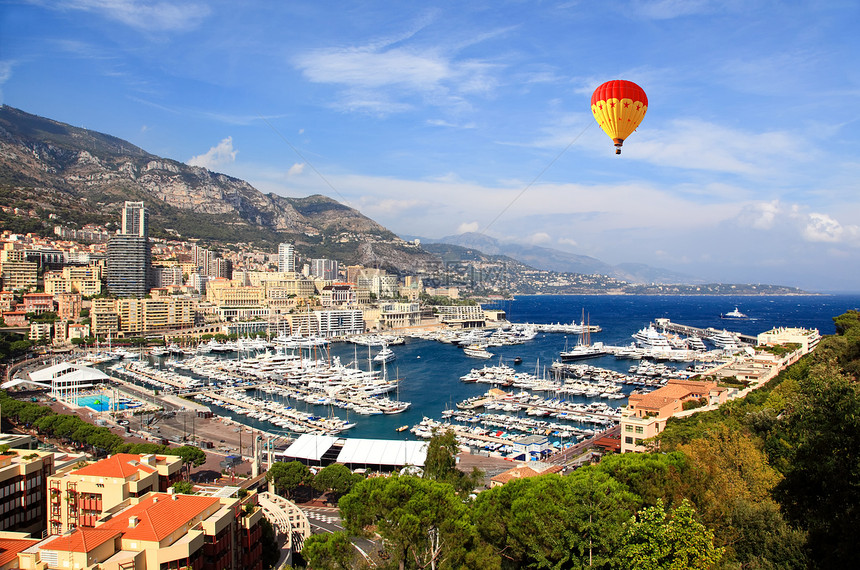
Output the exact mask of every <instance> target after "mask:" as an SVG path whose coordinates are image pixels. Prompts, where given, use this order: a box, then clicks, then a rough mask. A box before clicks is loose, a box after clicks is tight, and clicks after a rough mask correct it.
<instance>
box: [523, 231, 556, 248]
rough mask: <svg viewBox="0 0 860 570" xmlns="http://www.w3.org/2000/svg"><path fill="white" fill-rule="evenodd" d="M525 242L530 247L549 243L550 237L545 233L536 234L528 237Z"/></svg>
mask: <svg viewBox="0 0 860 570" xmlns="http://www.w3.org/2000/svg"><path fill="white" fill-rule="evenodd" d="M526 241H527V242H528V243H530V244H531V245H540V244H542V243H551V242H552V237H550V235H549V234H548V233H546V232H536V233H533V234H532V235H530V236H529V237H528V238H527V239H526Z"/></svg>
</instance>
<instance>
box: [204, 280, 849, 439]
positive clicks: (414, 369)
mask: <svg viewBox="0 0 860 570" xmlns="http://www.w3.org/2000/svg"><path fill="white" fill-rule="evenodd" d="M484 306H485V308H498V309H503V310H505V311H506V313H507V315H508V320H509V321H511V322H514V323H525V322H529V323H556V322H561V323H570V322H573V321H576V322H579V321H580V319H581V315H582V311H583V309H584V310H585V313H586V315H587V318H588V319H589V320H590V323H591V324H592V325H599V326H600V327H601V328H602V329H603V330H602V332H600V333H596V334H594V335H592V339H591V340H592V342H594V341H602V342H604V343H605V344H612V345H627V344H630V343H631V342H632V340H633V339H632V338H631V335H632V334H633V333H635V332H636V331H638V330H639V329H641V328H643V327H645V326H647V325H648V323H650V322H652V321H653V320H654V319H655V318H660V317H665V318H668V319H670V320H672V321H673V322H675V323H680V324H685V325H691V326H695V327H701V328H706V327H715V328H726V329H728V330H730V331H735V332H740V333H744V334H749V335H756V334H758V333H761V332H764V331H766V330H769V329H771V328H773V327H805V328H817V329H818V330H819V332H821V334H823V335H825V334H834V332H835V327H834V325H833V317H835V316H838V315H840V314H842V313H844V312H845V311H847V310H850V309H858V308H860V294H854V295H833V296H788V297H748V296H738V297H705V296H701V297H700V296H690V297H678V296H638V295H637V296H630V295H624V296H617V295H538V296H518V297H517V298H516V299H514V300H511V301H499V302H495V303H491V304H486V305H484ZM735 307H737V308H738V309H739V310H740V311H741V312H743V313H745V314H747V315H748V316H749V318H748V319H744V320H724V319H721V318H720V315H721V314H723V313H727V312H729V311H731V310H733V309H734V308H735ZM576 341H577V338H576V336H570V335H564V334H557V333H555V334H553V333H546V334H544V333H541V334H539V335H538V336H537V337H536V338H535V339H534V340H532V341H529V342H527V343H525V344H522V345H516V346H503V347H494V348H490V351H491V352H492V353H493V354H494V355H495V356H494V358H492V359H490V360H480V359H474V358H470V357H468V356H465V355H464V354H463V351H462V349H460V348H458V347H456V346H453V345H449V344H443V343H439V342H436V341H428V340H422V339H407V341H406V343H405V344H403V345H399V346H394V347H392V348H393V350H394V352H395V353H396V354H397V359H396V360H395V361H393V362H391V363H390V364H389V365H388V374H389V375H396V376H397V377H399V378H402V382H401V386H400V389H399V394H397V395H396V396H397V398H398V399H400V400H405V401H409V402H412V407H411V408H410V409H409V410H407V411H406V412H404V413H402V414H397V415H390V416H388V415H377V416H361V415H358V414H354V413H351V414H349V420H350V421H353V422H355V423H356V426H355V427H354V428H352V429H350V430H348V431H347V432H345V433H344V434H343V436H345V437H360V438H378V439H414V436H412V434H410V433H409V432H408V431H404V432H396V431H395V428H397V427H399V426H402V425H407V424H408V425H414V424H415V423H418V422H420V421H421V419H422V418H423V417H424V416H427V417H431V418H436V419H440V417H441V413H442V411H443V410H445V409H446V408H454V406H455V404H456V403H457V402H459V401H461V400H463V399H465V398H468V397H470V396H475V395H478V394H483V393H485V392H486V391H487V390H488V389H489V388H490V386H489V385H487V384H467V383H464V382H461V381H460V376H462V375H464V374H466V373H467V372H469V370H471V369H472V368H481V367H483V366H484V365H488V366H489V365H494V364H498V363H499V361H500V360H501V361H502V362H504V363H506V364H509V365H513V364H512V361H513V359H514V358H515V357H517V356H519V357H521V358H522V359H523V363H522V364H520V365H519V366H518V367H517V368H518V369H519V370H521V371H523V372H530V373H535V371H536V370H539V371H540V373H541V374H542V373H543V370H544V368H545V367H547V368H548V367H549V366H550V365H551V364H552V362H553V360H558V358H559V352H561V351H562V350H564V348H565V345H566V344H568V345H573V344H575V343H576ZM371 350H372V352H371V354H375V353H376V351H377V350H378V349H377V348H373V349H371ZM331 353H332V355H333V356H338V357H340V358H341V361H342V362H343V363H344V364H346V363H351V362H353V361H354V360H355V359H356V358H357V359H358V361H359V366H360V367H361V368H363V369H366V368H367V365H368V350H367V347H361V346H358V347H357V346H356V345H353V344H351V343H335V344H333V345H332V347H331ZM585 362H587V363H588V364H591V365H593V366H599V367H603V368H608V369H612V370H619V371H626V370H627V369H628V368H629V367H630V365H631V364H633V363H634V361H631V360H622V359H616V358H615V357H612V356H605V357H601V358H594V359H590V360H588V361H585ZM674 365H675V366H680V367H682V366H684V365H683V363H674ZM377 368H378V367H377ZM632 389H633V387H632V386H625V387H624V391H625V393H629V392H630V391H631V390H632ZM258 395H259V396H261V397H265V394H263V393H259V394H258ZM390 397H392V398H394V397H395V394H394V393H392V394H390ZM573 400H575V401H583V402H587V401H589V400H588V399H586V398H573ZM610 403H611V404H612V405H614V406H621V405H625V404H626V400H614V401H612V400H610ZM293 405H295V406H296V407H298V408H299V409H307V410H309V411H313V412H316V414H317V415H322V416H325V415H328V414H330V413H335V414H337V415H339V416H341V417H346V412H345V411H344V410H338V409H334V410H329V409H327V408H324V407H319V406H311V405H309V404H305V403H304V402H299V403H293ZM219 413H222V414H226V415H231V414H230V413H229V412H228V411H226V410H219ZM235 418H236V419H237V420H241V421H242V422H243V423H246V424H248V425H251V426H253V427H255V428H258V429H263V430H265V431H268V432H272V433H279V430H278V429H277V428H276V426H273V425H271V424H268V423H266V422H257V421H255V420H253V419H249V418H247V417H241V416H235Z"/></svg>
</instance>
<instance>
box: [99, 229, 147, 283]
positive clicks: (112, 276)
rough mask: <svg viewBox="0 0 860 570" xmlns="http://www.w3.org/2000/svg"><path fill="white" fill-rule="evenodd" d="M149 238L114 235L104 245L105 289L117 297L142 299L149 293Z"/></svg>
mask: <svg viewBox="0 0 860 570" xmlns="http://www.w3.org/2000/svg"><path fill="white" fill-rule="evenodd" d="M151 255H152V254H151V250H150V247H149V238H147V237H138V236H133V235H124V234H116V235H113V236H111V238H110V240H108V245H107V286H108V289H109V290H110V292H111V293H113V294H114V295H116V296H117V297H145V296H146V293H147V291H148V290H149V273H150V272H149V260H150V258H151Z"/></svg>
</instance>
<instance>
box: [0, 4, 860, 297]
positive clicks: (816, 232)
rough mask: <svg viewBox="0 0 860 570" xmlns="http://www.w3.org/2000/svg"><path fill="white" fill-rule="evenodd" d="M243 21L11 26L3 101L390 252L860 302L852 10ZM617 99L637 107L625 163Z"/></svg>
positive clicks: (240, 16) (105, 11)
mask: <svg viewBox="0 0 860 570" xmlns="http://www.w3.org/2000/svg"><path fill="white" fill-rule="evenodd" d="M243 7H244V8H243V9H241V10H237V9H236V8H235V7H234V5H231V4H227V3H222V2H194V3H190V4H184V5H182V6H175V7H174V6H169V5H167V4H162V3H152V2H136V1H132V0H127V1H122V2H119V1H118V2H108V1H104V2H93V1H85V0H73V1H64V2H54V3H50V4H48V3H43V2H30V3H21V4H13V5H9V6H7V7H6V8H5V9H4V13H3V16H2V17H0V38H3V39H0V45H2V47H3V51H2V54H3V55H2V56H0V57H2V59H0V101H2V103H4V104H9V105H12V106H15V107H18V108H21V109H22V110H24V111H26V112H30V113H35V114H38V115H42V116H46V117H48V118H52V119H55V120H59V121H63V122H68V123H70V124H73V125H76V126H82V127H86V128H89V129H93V130H97V131H100V132H105V133H108V134H112V135H114V136H119V137H121V138H123V139H126V140H128V141H130V142H132V143H134V144H136V145H138V146H140V147H141V148H144V149H145V150H147V151H149V152H152V153H154V154H159V155H162V156H165V157H169V158H173V159H176V160H181V161H183V162H187V163H189V164H196V165H199V166H205V167H207V168H210V169H212V170H214V171H217V172H224V173H226V174H229V175H232V176H236V177H239V178H242V179H245V180H247V181H249V182H250V183H251V184H253V185H254V186H255V187H256V188H258V189H259V190H261V191H263V192H276V193H278V194H282V195H285V196H305V195H309V194H314V193H322V194H325V195H328V196H330V197H332V198H334V199H336V200H339V201H341V202H343V203H345V204H347V205H349V206H351V207H354V208H357V209H358V210H360V211H361V212H362V213H363V214H365V215H367V216H369V217H371V218H373V219H374V220H376V221H378V222H379V223H381V224H383V225H385V226H386V227H388V228H389V229H391V230H392V231H395V232H397V233H399V234H401V235H410V236H420V237H428V238H441V237H444V236H446V235H452V234H457V233H461V232H464V231H478V232H483V233H486V234H487V235H489V236H491V237H494V238H496V239H499V240H502V241H506V240H508V241H516V242H519V243H530V244H535V245H543V246H546V247H552V248H555V249H560V250H564V251H569V252H572V253H577V254H581V255H589V256H592V257H596V258H599V259H601V260H603V261H605V262H607V263H612V264H618V263H623V262H641V263H646V264H648V265H651V266H654V267H664V268H667V269H670V270H673V271H676V272H680V273H685V274H688V275H691V276H693V277H700V278H703V279H706V280H710V281H722V282H748V283H775V284H783V285H789V286H797V287H801V288H804V289H809V290H820V291H829V290H856V289H857V285H856V284H857V282H858V279H857V278H858V276H860V275H858V269H857V268H858V267H860V226H858V224H857V222H856V220H858V219H860V202H858V196H857V192H856V182H855V180H854V178H855V177H854V176H853V174H855V173H856V172H857V170H858V166H860V162H858V159H857V158H856V154H857V153H856V150H855V148H856V147H855V145H854V144H853V143H854V142H856V139H857V135H856V134H855V133H854V131H853V130H852V129H851V127H852V125H853V123H854V122H856V120H857V118H858V117H857V112H856V111H855V110H854V108H853V106H851V105H845V102H846V101H848V100H850V99H851V98H853V97H854V96H855V95H856V93H857V92H858V90H860V85H858V83H860V77H858V75H857V73H856V71H854V70H853V68H851V66H850V65H849V66H846V65H845V62H846V61H849V62H850V61H853V60H854V59H855V58H856V56H857V55H858V54H860V40H857V39H856V37H855V36H856V34H853V32H852V27H851V26H852V23H853V22H854V21H856V20H857V17H858V16H860V7H858V6H857V5H856V4H854V3H850V2H830V3H827V4H826V5H824V6H822V5H819V4H818V3H812V2H809V3H799V4H794V5H791V6H774V5H772V4H770V3H765V2H746V3H737V2H727V3H726V2H723V3H716V2H706V1H697V2H684V3H678V2H669V1H663V2H620V3H613V4H607V5H597V6H591V5H588V4H580V3H576V2H573V3H571V2H565V3H562V2H559V3H540V4H533V3H520V2H505V3H501V4H487V5H469V6H465V7H464V6H461V5H459V4H454V3H447V2H440V3H434V4H433V5H432V6H419V5H414V6H413V5H409V4H404V5H396V6H394V7H392V6H391V5H390V4H383V3H379V2H364V3H361V4H359V5H350V6H348V7H341V8H340V9H339V10H334V9H332V8H329V7H323V6H318V5H316V4H315V3H309V2H294V3H290V4H289V5H288V6H278V7H274V6H269V5H267V4H262V3H252V4H243ZM607 22H611V23H609V24H607ZM615 78H621V79H629V80H631V81H635V82H636V83H638V84H639V85H641V86H642V87H643V88H644V90H645V92H646V93H647V94H648V98H649V108H648V113H647V115H646V117H645V119H644V121H643V123H642V125H641V126H640V128H639V130H638V131H637V132H636V133H634V134H633V135H632V136H631V137H630V138H629V139H628V141H626V142H625V145H624V151H623V154H622V156H620V157H616V156H615V155H614V152H613V146H612V142H611V141H610V140H609V139H608V138H607V137H606V135H605V134H604V133H603V132H602V131H601V130H600V128H599V127H598V126H597V125H596V123H595V122H594V119H593V117H592V116H591V112H590V107H589V103H590V98H591V93H592V91H593V90H594V88H595V87H597V85H599V84H600V83H603V82H604V81H606V80H609V79H615ZM845 109H847V112H846V111H845Z"/></svg>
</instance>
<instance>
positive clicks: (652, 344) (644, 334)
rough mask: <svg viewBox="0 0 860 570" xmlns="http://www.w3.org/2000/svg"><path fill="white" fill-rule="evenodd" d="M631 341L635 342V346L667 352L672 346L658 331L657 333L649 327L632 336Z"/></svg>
mask: <svg viewBox="0 0 860 570" xmlns="http://www.w3.org/2000/svg"><path fill="white" fill-rule="evenodd" d="M633 340H635V341H636V344H638V345H639V346H641V347H642V348H655V349H664V350H669V349H671V348H672V346H671V345H670V344H669V339H667V338H666V337H665V336H664V335H663V334H662V333H661V332H660V331H658V330H657V329H655V328H654V327H653V326H651V325H648V326H647V327H645V328H644V329H642V330H640V331H638V332H637V333H636V334H634V335H633Z"/></svg>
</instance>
